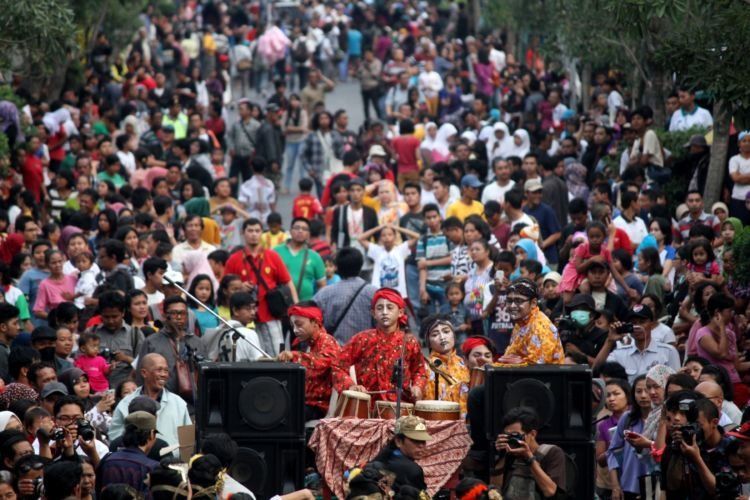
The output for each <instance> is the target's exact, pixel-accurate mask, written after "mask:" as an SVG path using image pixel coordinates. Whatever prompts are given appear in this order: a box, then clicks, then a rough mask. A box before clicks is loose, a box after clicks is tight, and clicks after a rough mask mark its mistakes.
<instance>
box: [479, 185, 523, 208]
mask: <svg viewBox="0 0 750 500" xmlns="http://www.w3.org/2000/svg"><path fill="white" fill-rule="evenodd" d="M515 185H516V183H515V182H514V181H508V184H506V185H505V186H501V185H499V184H498V183H497V182H493V183H491V184H488V185H487V187H486V188H484V191H482V205H484V204H485V203H487V202H488V201H490V200H495V201H496V202H498V203H500V204H501V205H502V204H503V203H505V193H507V192H508V191H510V190H511V189H513V186H515Z"/></svg>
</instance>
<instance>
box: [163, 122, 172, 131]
mask: <svg viewBox="0 0 750 500" xmlns="http://www.w3.org/2000/svg"><path fill="white" fill-rule="evenodd" d="M161 129H162V130H163V131H164V132H174V125H170V124H167V125H164V126H163V127H162V128H161Z"/></svg>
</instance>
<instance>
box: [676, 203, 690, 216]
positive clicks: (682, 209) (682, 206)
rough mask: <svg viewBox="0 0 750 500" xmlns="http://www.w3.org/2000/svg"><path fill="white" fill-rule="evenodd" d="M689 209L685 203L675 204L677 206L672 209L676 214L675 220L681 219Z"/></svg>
mask: <svg viewBox="0 0 750 500" xmlns="http://www.w3.org/2000/svg"><path fill="white" fill-rule="evenodd" d="M689 211H690V209H689V208H688V206H687V205H686V204H685V203H680V204H679V205H677V208H675V209H674V213H675V215H676V216H677V220H680V219H682V218H683V217H685V215H687V213H688V212H689Z"/></svg>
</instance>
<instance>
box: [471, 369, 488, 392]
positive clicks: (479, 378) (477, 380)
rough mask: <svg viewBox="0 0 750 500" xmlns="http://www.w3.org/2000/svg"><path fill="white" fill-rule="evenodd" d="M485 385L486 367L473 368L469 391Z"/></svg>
mask: <svg viewBox="0 0 750 500" xmlns="http://www.w3.org/2000/svg"><path fill="white" fill-rule="evenodd" d="M480 385H484V367H482V368H472V369H471V378H470V379H469V389H473V388H475V387H479V386H480Z"/></svg>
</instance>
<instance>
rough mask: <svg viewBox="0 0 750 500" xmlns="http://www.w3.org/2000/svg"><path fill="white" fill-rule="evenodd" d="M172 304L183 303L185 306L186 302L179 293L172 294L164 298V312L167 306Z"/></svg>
mask: <svg viewBox="0 0 750 500" xmlns="http://www.w3.org/2000/svg"><path fill="white" fill-rule="evenodd" d="M172 304H185V307H187V302H186V301H185V299H183V298H182V297H181V296H180V295H172V296H170V297H167V298H166V299H165V300H164V313H165V314H166V312H167V308H169V306H171V305H172Z"/></svg>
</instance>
